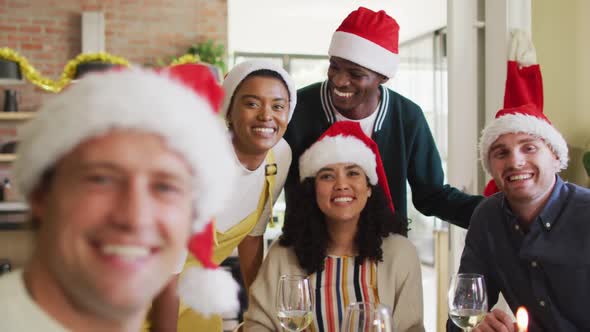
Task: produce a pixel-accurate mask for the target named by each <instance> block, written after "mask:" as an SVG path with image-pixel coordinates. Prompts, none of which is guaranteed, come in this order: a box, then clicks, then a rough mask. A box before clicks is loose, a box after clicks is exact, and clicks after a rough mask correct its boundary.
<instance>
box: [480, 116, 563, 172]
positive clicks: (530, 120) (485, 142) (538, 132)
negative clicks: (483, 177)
mask: <svg viewBox="0 0 590 332" xmlns="http://www.w3.org/2000/svg"><path fill="white" fill-rule="evenodd" d="M509 133H525V134H530V135H533V136H536V137H539V138H541V139H543V141H545V143H547V145H548V146H549V148H550V149H551V150H552V151H553V152H554V153H555V155H556V156H557V158H559V162H560V170H562V169H565V168H567V163H568V160H569V158H568V148H567V143H566V141H565V139H564V138H563V136H561V134H560V133H559V132H558V131H557V129H555V127H553V126H552V125H550V124H549V123H548V122H546V121H544V120H542V119H539V118H537V117H534V116H530V115H524V114H506V115H503V116H501V117H499V118H497V119H494V120H493V121H492V122H491V123H490V124H489V125H488V126H486V127H485V128H484V130H483V131H482V134H481V140H480V143H479V153H480V159H481V163H482V166H483V168H484V169H485V170H486V171H487V172H488V173H490V174H491V172H490V164H489V150H490V147H491V146H492V144H494V142H495V141H496V140H497V139H498V138H499V137H500V136H502V135H504V134H509Z"/></svg>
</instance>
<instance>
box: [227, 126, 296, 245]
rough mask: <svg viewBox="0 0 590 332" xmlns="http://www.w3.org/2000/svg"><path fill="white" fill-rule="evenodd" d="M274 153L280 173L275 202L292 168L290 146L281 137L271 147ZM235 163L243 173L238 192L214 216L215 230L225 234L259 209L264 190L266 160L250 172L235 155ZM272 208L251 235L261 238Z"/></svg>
mask: <svg viewBox="0 0 590 332" xmlns="http://www.w3.org/2000/svg"><path fill="white" fill-rule="evenodd" d="M272 151H273V153H274V159H275V163H276V164H277V174H276V175H275V183H274V188H273V189H272V202H273V204H274V203H275V202H276V200H277V198H278V197H279V194H280V193H281V190H282V189H283V186H284V185H285V180H286V179H287V173H289V166H290V165H291V148H290V147H289V144H287V142H286V141H285V140H284V139H282V138H281V140H280V141H278V142H277V144H275V146H274V147H273V148H272ZM234 157H235V158H234V160H235V162H236V165H237V166H238V168H239V170H240V175H239V178H238V181H237V183H236V190H234V192H233V195H232V196H231V200H230V201H229V202H231V205H229V208H226V209H224V210H223V212H221V213H220V214H218V215H217V216H215V229H217V230H218V231H220V232H225V231H227V230H229V229H230V228H231V227H233V226H235V225H236V224H238V223H239V222H240V221H241V220H243V219H244V218H246V217H247V216H248V215H250V214H251V213H252V212H254V210H256V207H257V206H258V201H259V200H260V194H261V193H262V190H263V189H264V180H265V168H266V160H265V161H263V162H262V164H261V165H260V166H259V167H258V168H257V169H255V170H253V171H251V170H248V169H247V168H246V167H244V165H242V164H241V163H240V161H239V160H238V157H237V156H236V155H235V153H234ZM270 212H271V211H270V205H269V204H265V205H264V211H263V212H262V215H261V216H260V219H259V220H258V222H257V223H256V226H255V227H254V229H253V230H252V232H250V234H249V235H251V236H262V235H263V234H264V231H265V230H266V225H267V223H268V221H269V219H270Z"/></svg>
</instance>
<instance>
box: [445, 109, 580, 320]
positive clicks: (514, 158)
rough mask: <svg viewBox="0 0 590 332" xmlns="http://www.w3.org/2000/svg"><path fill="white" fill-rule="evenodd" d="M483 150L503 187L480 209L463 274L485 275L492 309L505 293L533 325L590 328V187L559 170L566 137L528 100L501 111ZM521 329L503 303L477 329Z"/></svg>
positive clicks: (472, 227) (485, 136) (490, 170)
mask: <svg viewBox="0 0 590 332" xmlns="http://www.w3.org/2000/svg"><path fill="white" fill-rule="evenodd" d="M480 153H481V160H482V163H483V166H484V168H485V169H486V171H487V172H488V173H490V174H491V175H492V177H493V178H494V181H495V182H496V184H497V186H498V188H499V189H500V191H501V192H499V193H496V194H495V195H492V196H490V197H488V198H487V199H485V200H484V201H483V202H482V203H481V205H479V206H478V208H477V209H476V210H475V212H474V214H473V216H472V218H471V222H470V227H469V231H468V233H467V238H466V241H465V249H464V251H463V255H462V257H461V265H460V267H459V272H465V273H479V274H482V275H484V277H485V281H486V286H487V293H488V303H489V306H490V307H492V306H493V305H494V304H495V303H496V302H497V300H498V294H499V293H500V292H502V294H503V295H504V297H505V298H506V300H507V302H508V305H509V306H510V308H511V309H512V311H516V309H517V308H518V307H519V306H524V307H525V308H526V309H527V310H528V313H529V317H530V319H529V329H528V330H529V331H589V330H590V314H589V311H588V310H589V309H588V308H590V244H589V241H588V239H589V238H590V190H589V189H587V188H583V187H580V186H577V185H574V184H571V183H567V182H564V181H563V180H562V179H561V178H560V177H559V175H557V173H558V172H559V171H560V170H562V169H564V168H566V167H567V162H568V149H567V144H566V142H565V140H564V139H563V137H562V136H561V134H560V133H559V132H558V131H557V130H556V129H555V128H554V127H553V126H552V125H551V123H550V122H549V120H548V119H547V118H546V117H545V116H544V115H543V113H541V112H539V111H538V108H537V107H535V106H534V105H533V104H528V105H524V106H519V107H516V108H507V109H503V110H500V111H499V112H498V114H497V115H496V119H494V121H492V122H491V123H490V124H489V125H488V126H487V127H486V128H485V129H484V131H483V133H482V137H481V141H480ZM447 330H458V328H457V327H456V326H454V325H453V323H452V322H450V321H449V322H448V323H447ZM515 330H516V327H515V324H514V323H513V321H512V318H511V317H510V316H509V315H507V314H506V313H504V312H502V311H500V310H497V309H496V310H493V311H491V312H490V313H488V315H487V316H486V317H485V319H484V320H483V321H482V322H481V323H480V324H479V325H478V326H477V328H476V329H475V330H474V331H515Z"/></svg>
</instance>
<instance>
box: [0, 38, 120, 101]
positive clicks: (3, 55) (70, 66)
mask: <svg viewBox="0 0 590 332" xmlns="http://www.w3.org/2000/svg"><path fill="white" fill-rule="evenodd" d="M0 59H2V60H8V61H14V62H16V63H18V65H19V67H20V70H21V72H22V74H23V76H24V77H25V78H26V79H27V80H29V81H30V82H31V83H33V84H35V85H36V86H38V87H40V88H41V89H43V90H47V91H51V92H60V91H61V90H62V89H63V88H64V87H65V86H67V85H68V84H70V82H71V81H72V79H73V78H74V75H75V74H76V68H77V67H78V65H80V64H81V63H85V62H91V61H100V62H105V63H112V64H114V65H122V66H126V67H127V66H129V61H127V60H125V59H123V58H121V57H118V56H114V55H111V54H108V53H105V52H100V53H89V54H80V55H78V56H77V57H75V58H74V59H72V60H70V61H69V62H68V63H67V64H66V66H65V67H64V70H63V72H62V74H61V76H60V78H59V80H57V81H54V80H52V79H50V78H47V77H43V76H41V74H39V72H38V71H37V70H36V69H35V68H34V67H33V66H31V65H30V64H29V62H28V61H27V59H25V58H24V57H23V56H21V55H19V54H18V52H16V51H15V50H13V49H11V48H7V47H3V48H0Z"/></svg>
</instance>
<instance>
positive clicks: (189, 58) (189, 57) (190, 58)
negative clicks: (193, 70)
mask: <svg viewBox="0 0 590 332" xmlns="http://www.w3.org/2000/svg"><path fill="white" fill-rule="evenodd" d="M197 62H201V58H200V57H199V56H198V55H194V54H185V55H183V56H181V57H179V58H176V59H174V60H172V62H171V63H170V65H171V66H177V65H184V64H185V63H197Z"/></svg>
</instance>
